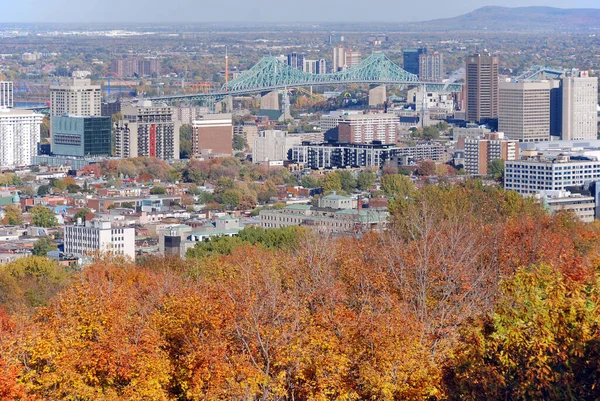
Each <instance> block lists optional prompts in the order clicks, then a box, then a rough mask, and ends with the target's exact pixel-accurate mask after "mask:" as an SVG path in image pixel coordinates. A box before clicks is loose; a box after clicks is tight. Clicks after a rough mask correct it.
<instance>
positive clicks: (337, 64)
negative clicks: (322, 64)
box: [332, 46, 347, 72]
mask: <svg viewBox="0 0 600 401" xmlns="http://www.w3.org/2000/svg"><path fill="white" fill-rule="evenodd" d="M346 68H347V65H346V49H345V48H344V46H336V47H334V48H333V66H332V69H333V70H332V72H338V71H343V70H345V69H346Z"/></svg>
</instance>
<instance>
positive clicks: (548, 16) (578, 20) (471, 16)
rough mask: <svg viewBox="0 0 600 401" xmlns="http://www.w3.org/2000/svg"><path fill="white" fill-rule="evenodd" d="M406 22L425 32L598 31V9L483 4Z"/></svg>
mask: <svg viewBox="0 0 600 401" xmlns="http://www.w3.org/2000/svg"><path fill="white" fill-rule="evenodd" d="M407 25H410V26H411V27H412V28H415V29H418V30H427V31H431V30H474V29H476V30H482V29H487V30H491V31H582V30H586V31H588V30H600V9H595V8H553V7H515V8H509V7H497V6H487V7H482V8H479V9H477V10H475V11H473V12H470V13H468V14H464V15H459V16H458V17H453V18H444V19H437V20H431V21H424V22H420V23H416V24H407ZM406 27H408V26H406Z"/></svg>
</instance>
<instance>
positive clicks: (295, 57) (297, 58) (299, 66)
mask: <svg viewBox="0 0 600 401" xmlns="http://www.w3.org/2000/svg"><path fill="white" fill-rule="evenodd" d="M287 65H289V66H290V67H292V68H294V69H296V70H301V71H302V70H303V69H304V54H299V53H296V52H292V53H290V54H288V55H287Z"/></svg>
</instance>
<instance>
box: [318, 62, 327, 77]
mask: <svg viewBox="0 0 600 401" xmlns="http://www.w3.org/2000/svg"><path fill="white" fill-rule="evenodd" d="M315 74H319V75H322V74H327V61H326V60H325V59H323V58H322V59H320V60H317V69H316V70H315Z"/></svg>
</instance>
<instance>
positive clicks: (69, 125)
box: [52, 116, 112, 157]
mask: <svg viewBox="0 0 600 401" xmlns="http://www.w3.org/2000/svg"><path fill="white" fill-rule="evenodd" d="M111 130H112V119H111V117H101V116H88V117H81V116H54V117H52V153H53V154H55V155H58V156H76V157H89V156H111V155H112V133H111Z"/></svg>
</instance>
